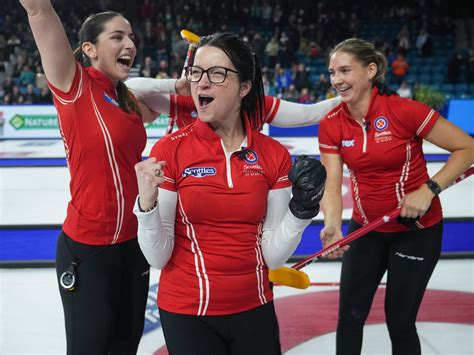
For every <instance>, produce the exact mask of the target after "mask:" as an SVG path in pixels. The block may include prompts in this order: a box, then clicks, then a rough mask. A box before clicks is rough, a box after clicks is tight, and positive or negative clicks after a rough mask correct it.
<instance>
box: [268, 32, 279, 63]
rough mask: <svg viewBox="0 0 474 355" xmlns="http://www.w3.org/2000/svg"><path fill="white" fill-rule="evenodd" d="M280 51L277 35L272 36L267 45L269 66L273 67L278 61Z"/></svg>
mask: <svg viewBox="0 0 474 355" xmlns="http://www.w3.org/2000/svg"><path fill="white" fill-rule="evenodd" d="M279 51H280V45H279V44H278V40H277V38H276V36H272V38H270V41H269V42H268V43H267V45H266V46H265V54H266V55H267V65H268V67H269V68H273V67H274V66H275V65H276V63H277V62H278V52H279Z"/></svg>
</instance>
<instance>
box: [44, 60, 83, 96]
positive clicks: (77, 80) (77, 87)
mask: <svg viewBox="0 0 474 355" xmlns="http://www.w3.org/2000/svg"><path fill="white" fill-rule="evenodd" d="M89 81H90V77H89V75H88V74H87V72H86V70H84V67H83V66H82V65H81V64H79V63H77V62H76V72H75V73H74V79H73V81H72V84H71V88H70V89H69V91H68V92H64V91H61V90H59V89H58V88H57V87H55V86H54V85H53V84H51V83H50V82H48V86H49V88H50V89H51V93H52V94H53V97H54V98H55V99H56V101H57V102H58V103H60V104H63V105H67V104H69V103H72V102H75V101H76V100H77V99H78V98H79V97H80V96H81V95H82V92H83V91H84V88H85V83H86V82H89Z"/></svg>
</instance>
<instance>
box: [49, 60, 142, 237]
mask: <svg viewBox="0 0 474 355" xmlns="http://www.w3.org/2000/svg"><path fill="white" fill-rule="evenodd" d="M49 86H50V88H51V91H52V93H53V99H54V104H55V106H56V109H57V112H58V119H59V128H60V131H61V135H62V137H63V141H64V146H65V149H66V159H67V163H68V167H69V171H70V174H71V182H70V191H71V201H69V204H68V209H67V216H66V220H65V221H64V224H63V230H64V232H65V233H66V234H67V235H69V236H70V237H71V238H72V239H74V240H75V241H78V242H81V243H85V244H93V245H106V244H114V243H120V242H124V241H127V240H129V239H132V238H136V236H137V220H136V217H135V215H134V214H133V212H132V210H133V204H134V202H135V198H136V196H137V194H138V187H137V181H136V176H135V170H134V165H135V164H136V163H137V162H139V161H141V153H142V151H143V150H144V148H145V144H146V132H145V128H144V126H143V123H142V120H141V118H140V117H139V116H138V115H137V114H128V113H126V112H125V111H123V110H122V109H121V108H120V107H119V104H118V99H117V95H116V92H115V87H114V86H113V84H112V82H111V81H110V80H109V79H108V78H107V76H105V74H103V73H102V72H100V71H98V70H96V69H94V68H92V67H88V68H85V67H83V66H82V65H80V64H77V69H76V74H75V77H74V81H73V83H72V86H71V89H70V90H69V92H67V93H65V92H62V91H60V90H58V89H57V88H55V87H54V86H52V85H51V84H50V85H49Z"/></svg>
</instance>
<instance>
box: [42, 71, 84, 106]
mask: <svg viewBox="0 0 474 355" xmlns="http://www.w3.org/2000/svg"><path fill="white" fill-rule="evenodd" d="M76 66H77V70H79V75H80V76H79V84H78V86H77V87H78V89H77V92H76V96H74V98H73V99H72V100H65V99H63V98H62V97H60V95H61V94H60V93H56V91H55V89H54V88H53V87H51V86H50V85H49V84H48V87H49V89H50V90H51V92H52V93H53V95H54V97H55V98H56V99H57V100H58V101H59V103H61V104H63V105H67V104H70V103H71V102H75V101H76V100H77V99H78V98H79V97H80V96H81V95H82V70H83V69H82V66H81V65H80V64H79V63H76Z"/></svg>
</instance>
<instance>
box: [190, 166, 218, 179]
mask: <svg viewBox="0 0 474 355" xmlns="http://www.w3.org/2000/svg"><path fill="white" fill-rule="evenodd" d="M216 172H217V170H216V168H213V167H202V168H195V167H193V168H186V169H184V171H183V174H182V175H183V177H187V176H194V177H197V178H203V177H206V176H212V175H216Z"/></svg>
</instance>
